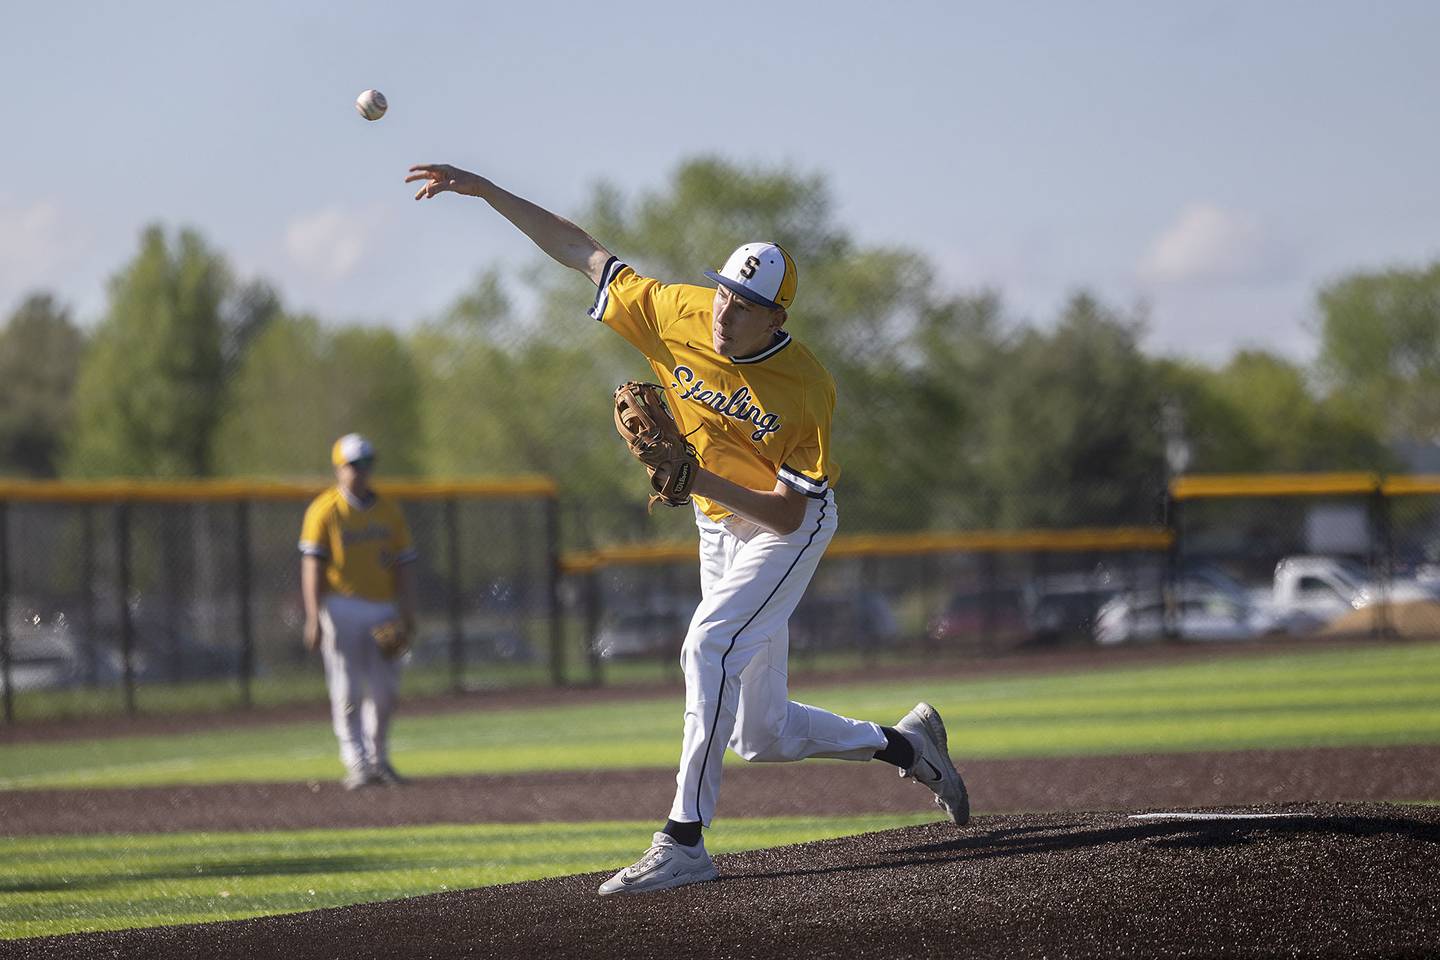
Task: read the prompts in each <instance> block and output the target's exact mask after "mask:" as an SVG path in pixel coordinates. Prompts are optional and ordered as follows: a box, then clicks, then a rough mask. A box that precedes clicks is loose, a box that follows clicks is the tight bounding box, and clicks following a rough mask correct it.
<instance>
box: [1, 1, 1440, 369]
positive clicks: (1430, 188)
mask: <svg viewBox="0 0 1440 960" xmlns="http://www.w3.org/2000/svg"><path fill="white" fill-rule="evenodd" d="M771 6H772V7H773V9H766V8H765V7H764V6H762V5H751V4H709V5H698V4H678V3H659V2H655V3H624V2H621V3H611V4H606V5H600V6H590V7H586V8H582V7H580V6H579V5H571V4H564V3H553V2H544V0H540V2H531V3H528V4H525V5H523V6H521V5H509V4H503V5H502V4H486V3H481V4H457V5H447V6H446V7H445V8H442V7H439V6H437V7H435V8H434V9H433V10H428V9H427V8H425V7H423V6H421V5H400V4H384V3H359V2H357V3H346V4H340V3H331V4H319V3H282V2H248V3H243V4H241V3H217V4H195V3H193V2H185V3H180V2H175V3H162V2H137V3H133V4H103V5H102V4H84V3H72V2H53V0H52V2H48V3H45V4H23V5H22V4H18V3H7V4H6V5H5V7H4V11H3V15H0V82H3V87H0V89H4V90H5V91H6V92H7V94H8V96H7V101H6V110H5V127H4V134H3V140H0V143H3V148H0V309H3V310H4V311H6V312H8V311H9V310H10V309H11V308H12V307H13V306H14V305H15V304H16V303H17V302H18V300H19V298H20V297H21V296H22V295H23V294H24V293H25V292H27V291H28V290H31V289H34V288H44V289H50V290H53V291H55V292H56V293H58V294H59V295H60V296H61V298H62V299H63V300H64V301H66V302H68V303H69V304H71V305H72V306H74V307H75V309H76V311H77V314H78V315H79V317H80V318H81V319H82V321H85V322H91V321H93V320H94V319H95V318H96V317H97V316H98V314H99V313H100V311H101V310H102V309H103V307H104V303H105V298H104V290H105V281H106V278H107V277H108V276H109V275H110V274H111V273H113V272H114V271H115V270H116V269H117V268H118V267H119V266H120V265H121V264H122V263H123V262H124V261H125V260H126V259H127V258H129V257H130V256H131V255H132V254H133V252H134V250H135V247H136V238H137V234H138V231H139V230H140V228H141V227H142V226H143V225H144V224H146V223H148V222H151V221H154V220H160V221H163V222H165V223H167V224H170V225H181V224H185V225H191V226H195V227H197V228H199V229H200V230H201V231H202V232H203V233H204V234H205V235H206V237H207V238H208V239H209V240H210V242H211V243H212V244H214V245H215V246H216V247H218V248H219V249H220V250H222V251H223V252H224V253H225V254H226V255H227V256H228V257H229V258H230V260H231V262H232V263H233V264H234V265H235V267H236V268H237V270H238V271H239V272H240V273H241V274H242V275H246V276H248V275H256V274H258V275H263V276H265V277H267V278H269V279H270V280H272V281H273V282H274V283H276V284H277V285H278V286H279V288H280V290H281V292H282V295H283V297H284V299H285V302H286V303H287V305H289V306H290V307H292V308H296V309H309V310H313V311H315V312H317V313H319V314H320V315H321V316H323V317H325V318H327V319H332V320H337V321H338V320H344V321H365V322H376V323H388V324H393V325H395V326H397V327H402V328H403V327H407V326H409V325H411V324H413V323H414V322H415V321H416V320H418V319H420V318H422V317H424V316H426V315H428V314H433V313H434V312H436V311H438V310H439V309H441V308H443V307H444V306H445V305H447V304H448V303H449V302H450V301H451V300H452V299H453V298H454V297H455V295H456V294H457V293H458V292H459V291H460V290H461V288H462V287H464V286H465V285H466V284H467V283H468V282H469V281H470V280H471V279H472V278H473V276H474V273H475V271H476V270H477V269H478V268H480V267H481V266H483V265H486V264H491V263H500V264H503V265H509V266H520V265H522V264H526V263H529V262H531V261H532V257H533V255H532V252H531V250H530V249H528V248H527V247H526V245H525V244H524V242H523V240H522V238H521V237H520V236H519V235H518V234H516V233H515V232H514V231H513V228H511V227H510V226H509V225H508V224H506V223H505V222H503V221H502V220H500V218H499V217H498V216H495V215H493V214H491V213H490V212H489V211H488V210H487V208H485V207H484V206H483V205H481V204H479V203H478V202H476V201H468V200H460V199H457V198H454V197H446V198H442V199H441V200H440V201H432V202H430V203H427V204H417V203H414V202H413V201H411V199H410V196H411V191H410V190H409V189H408V188H407V186H406V185H405V184H404V183H402V180H403V177H404V173H405V169H406V167H407V166H409V165H410V164H411V163H415V162H419V161H444V162H453V163H457V164H460V165H464V166H469V167H471V168H472V169H477V170H480V171H482V172H484V173H486V174H488V175H490V176H492V177H493V178H494V179H496V180H497V181H498V182H500V183H501V184H502V185H505V186H507V187H509V188H510V189H512V190H514V191H516V192H518V193H520V194H522V195H524V196H527V197H529V198H530V199H533V200H535V201H536V202H538V203H541V204H542V205H545V206H548V207H550V208H551V209H554V210H555V211H557V212H560V213H572V214H573V213H575V212H577V211H578V210H579V208H580V207H581V206H582V205H583V203H584V202H585V199H586V198H587V196H588V195H589V192H590V190H591V188H592V186H593V185H594V184H595V183H596V182H597V181H599V180H607V181H610V182H613V183H615V184H616V185H618V186H619V187H621V188H622V189H623V190H625V191H627V192H630V193H634V192H638V191H641V190H645V189H653V188H656V187H659V186H661V185H662V184H663V183H664V182H665V180H666V178H667V176H668V174H669V173H670V172H671V171H672V170H673V169H674V168H675V166H676V164H677V163H679V162H680V161H681V160H682V159H684V158H687V157H691V156H694V155H696V154H700V153H719V154H721V155H723V156H725V157H728V158H730V159H732V160H736V161H740V162H743V163H754V164H768V165H789V166H791V167H793V168H794V169H795V170H797V171H800V172H804V173H820V174H823V175H824V176H825V177H826V178H827V179H828V182H829V184H830V186H831V188H832V191H833V195H834V198H835V201H836V206H837V212H838V218H839V220H840V222H841V223H842V224H843V225H844V227H845V228H846V229H847V230H849V232H850V233H851V234H852V235H853V236H854V237H855V238H856V239H857V240H858V241H859V242H861V243H863V244H904V245H907V246H910V247H913V248H915V249H917V250H919V251H921V252H923V253H925V254H926V255H927V256H928V257H929V258H930V259H931V260H932V262H933V263H934V264H935V266H936V268H937V271H938V274H939V276H940V278H941V281H942V283H943V284H944V286H945V287H946V288H947V289H951V290H956V291H961V290H967V289H973V288H976V287H981V286H990V287H994V288H996V289H998V290H1000V291H1001V292H1002V294H1003V295H1004V298H1005V301H1006V302H1007V303H1008V304H1009V305H1010V307H1011V309H1012V312H1013V313H1014V314H1015V315H1016V316H1017V317H1019V318H1022V319H1027V320H1033V321H1038V322H1045V321H1048V320H1049V319H1051V318H1052V317H1053V316H1054V314H1055V312H1056V310H1057V308H1058V306H1059V305H1060V304H1061V303H1062V302H1063V300H1064V298H1065V296H1066V295H1067V294H1068V293H1069V292H1070V291H1072V290H1074V289H1075V288H1077V287H1080V286H1086V287H1089V288H1091V289H1094V290H1096V291H1097V292H1099V293H1100V294H1101V295H1102V296H1104V297H1105V298H1107V299H1108V300H1110V301H1111V302H1113V303H1116V304H1118V305H1122V306H1131V305H1134V304H1136V303H1141V302H1143V303H1147V304H1148V305H1149V307H1150V311H1151V332H1150V334H1149V337H1148V339H1147V342H1146V346H1147V348H1148V349H1150V350H1151V351H1152V352H1155V353H1170V354H1183V355H1187V356H1192V357H1196V358H1199V359H1203V360H1207V361H1222V360H1224V359H1225V358H1227V357H1228V356H1229V355H1230V354H1231V353H1232V352H1233V351H1234V350H1236V349H1238V348H1240V347H1242V346H1259V347H1264V348H1269V349H1273V350H1277V351H1280V352H1282V353H1285V354H1286V355H1288V356H1291V357H1293V358H1295V359H1299V360H1305V359H1308V358H1310V357H1311V356H1313V354H1314V351H1315V347H1316V338H1315V330H1314V320H1315V308H1314V294H1315V291H1316V288H1317V287H1318V286H1319V285H1320V284H1322V283H1324V282H1325V281H1326V280H1328V279H1331V278H1333V277H1335V276H1337V275H1339V274H1340V273H1343V272H1346V271H1349V270H1352V269H1358V268H1376V267H1382V266H1387V265H1392V264H1401V265H1418V264H1421V263H1425V262H1428V261H1429V260H1431V259H1432V258H1435V257H1437V255H1440V190H1437V189H1436V187H1435V183H1436V177H1435V172H1436V171H1437V170H1440V124H1437V123H1436V120H1435V108H1434V103H1435V98H1436V94H1437V91H1440V57H1437V56H1436V55H1435V43H1436V39H1437V38H1440V4H1434V3H1421V2H1388V3H1359V2H1356V3H1335V2H1307V3H1301V2H1264V3H1253V2H1252V3H1238V2H1237V3H1230V2H1222V3H1201V2H1191V3H1184V4H1180V3H1174V4H1156V3H1141V2H1134V3H1120V2H1087V3H1083V4H1081V3H1059V2H1056V3H1049V4H1046V3H1030V2H1015V3H1009V4H983V5H981V4H969V3H944V4H942V3H910V4H889V5H881V4H864V3H852V2H831V3H823V4H822V3H788V4H773V5H771ZM582 11H583V12H582ZM366 87H376V88H379V89H380V90H382V91H384V92H385V94H386V95H387V97H388V98H389V100H390V104H391V108H390V113H389V114H388V115H387V116H386V117H385V118H384V119H383V120H381V121H379V122H378V123H366V122H365V121H363V120H362V119H360V117H359V116H358V115H357V114H356V112H355V111H354V109H353V107H352V106H351V103H352V101H353V99H354V97H355V95H356V94H357V93H359V92H360V91H361V90H363V89H364V88H366ZM599 239H600V240H601V241H602V242H604V240H605V238H604V237H601V238H599ZM743 239H747V238H738V237H737V238H736V242H737V243H738V242H740V241H741V240H743ZM617 252H619V253H622V254H623V252H624V251H617ZM728 252H729V251H728V250H724V251H716V252H715V257H716V262H719V261H721V260H723V259H724V256H725V255H726V254H727V253H728ZM704 266H709V265H708V264H705V265H697V270H698V269H700V268H702V267H704ZM800 266H801V271H802V288H801V295H802V296H803V295H804V288H803V270H804V264H801V265H800ZM556 269H559V268H556ZM686 279H689V278H686ZM585 306H586V305H585V304H579V305H577V315H578V314H579V313H580V311H583V309H584V307H585Z"/></svg>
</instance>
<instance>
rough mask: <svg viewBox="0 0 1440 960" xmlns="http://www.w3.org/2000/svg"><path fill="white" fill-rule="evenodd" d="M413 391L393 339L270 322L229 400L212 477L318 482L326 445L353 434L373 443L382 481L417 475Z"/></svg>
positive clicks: (325, 468)
mask: <svg viewBox="0 0 1440 960" xmlns="http://www.w3.org/2000/svg"><path fill="white" fill-rule="evenodd" d="M420 392H421V384H420V380H419V377H418V375H417V371H416V367H415V363H414V361H413V360H412V358H411V352H410V348H409V347H408V346H407V344H406V343H405V342H404V341H402V340H401V339H400V338H399V337H398V336H397V335H396V334H395V333H394V332H392V331H390V330H384V329H371V328H364V327H343V328H340V329H337V330H333V331H332V330H329V329H327V328H326V327H324V326H322V325H321V323H320V322H319V321H318V320H317V319H315V318H314V317H311V316H301V317H290V316H287V315H284V314H282V315H280V316H278V317H273V318H272V319H271V320H270V321H269V322H268V323H267V324H266V326H265V329H264V332H263V333H261V334H260V335H259V336H258V337H256V338H255V340H254V342H253V343H252V344H251V345H250V348H249V349H248V350H247V351H246V353H245V359H244V362H243V363H242V364H241V366H240V369H239V371H238V372H237V374H236V376H235V379H234V382H233V385H232V388H231V390H230V392H229V404H228V407H227V409H226V412H225V415H224V417H223V419H222V421H221V423H220V425H219V429H218V431H217V442H216V444H215V460H216V465H217V468H218V470H219V472H221V473H223V474H227V475H231V476H270V477H276V476H285V477H314V476H317V475H321V476H323V475H326V474H328V473H329V470H330V460H329V453H330V445H331V444H332V443H333V442H334V440H335V438H336V437H338V436H341V435H342V434H345V433H350V432H352V431H355V432H359V433H364V434H365V435H366V436H368V437H369V438H370V439H371V440H372V441H373V442H374V443H375V445H376V448H377V450H378V451H379V455H380V467H381V470H382V471H383V472H384V473H385V474H388V475H390V476H413V475H415V474H418V473H420V472H421V469H422V443H421V439H420V433H421V430H420V416H419V397H420Z"/></svg>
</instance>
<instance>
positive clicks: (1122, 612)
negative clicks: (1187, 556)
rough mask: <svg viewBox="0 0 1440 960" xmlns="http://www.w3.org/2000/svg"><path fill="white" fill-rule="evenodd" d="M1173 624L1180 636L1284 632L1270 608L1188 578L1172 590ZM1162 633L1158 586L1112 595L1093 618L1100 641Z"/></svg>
mask: <svg viewBox="0 0 1440 960" xmlns="http://www.w3.org/2000/svg"><path fill="white" fill-rule="evenodd" d="M1176 596H1177V599H1176V605H1175V628H1176V632H1177V635H1178V638H1179V639H1181V640H1194V641H1201V642H1208V641H1225V640H1252V639H1254V638H1256V637H1261V636H1267V635H1272V634H1279V633H1284V632H1286V628H1285V625H1284V623H1283V622H1282V621H1281V620H1280V619H1279V618H1277V617H1276V615H1275V612H1274V611H1273V610H1271V609H1268V608H1266V607H1262V606H1259V605H1256V604H1253V603H1250V602H1249V601H1248V600H1247V599H1246V598H1245V597H1244V596H1243V595H1237V594H1235V593H1233V592H1231V591H1227V590H1219V589H1215V588H1213V587H1208V588H1207V587H1205V586H1203V585H1198V584H1195V583H1191V584H1189V585H1183V586H1181V587H1179V588H1178V589H1177V591H1176ZM1164 637H1165V599H1164V597H1163V595H1162V594H1161V593H1160V591H1158V590H1156V591H1146V592H1143V593H1128V594H1122V595H1120V596H1117V597H1114V598H1113V599H1111V600H1110V601H1108V602H1107V603H1106V604H1105V605H1104V606H1102V607H1101V608H1100V612H1099V614H1098V615H1097V617H1096V618H1095V632H1094V639H1095V642H1096V643H1098V644H1100V645H1101V646H1112V645H1115V644H1121V643H1144V642H1149V641H1154V640H1161V639H1164Z"/></svg>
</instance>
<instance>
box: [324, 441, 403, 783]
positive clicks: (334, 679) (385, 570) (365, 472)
mask: <svg viewBox="0 0 1440 960" xmlns="http://www.w3.org/2000/svg"><path fill="white" fill-rule="evenodd" d="M330 461H331V463H332V464H333V465H334V467H335V481H336V482H335V486H334V487H332V488H330V489H329V490H326V491H325V492H324V493H322V494H320V496H318V497H316V498H315V499H314V501H313V502H311V504H310V506H309V508H308V509H307V510H306V511H305V521H304V525H303V526H302V527H301V530H300V553H301V554H302V556H301V560H300V585H301V591H302V593H303V595H304V600H305V647H306V649H308V650H315V649H316V648H319V649H320V651H321V655H322V656H323V657H324V660H325V683H326V686H327V687H328V688H329V691H330V711H331V715H332V718H333V719H334V723H335V736H336V737H337V738H339V740H340V760H341V762H342V763H344V764H345V779H344V780H343V781H342V782H343V783H344V785H345V788H346V789H347V790H354V789H356V788H358V787H363V786H367V785H369V784H388V785H392V786H394V785H399V784H402V783H404V782H405V779H404V778H403V777H401V776H400V775H399V774H398V773H396V772H395V768H394V767H392V766H391V765H390V757H389V752H388V738H387V733H388V731H389V727H390V717H391V714H392V713H393V712H394V709H395V702H396V699H397V697H398V695H399V691H400V658H399V657H395V658H393V659H391V658H387V657H385V656H383V655H382V654H381V653H380V649H379V647H378V646H377V645H376V643H375V639H374V637H373V636H372V635H371V631H372V630H374V629H375V628H376V627H377V626H379V625H381V624H384V623H387V622H392V621H394V620H396V619H398V620H400V621H401V622H402V623H403V624H404V625H405V629H406V631H407V632H408V633H410V634H411V635H413V634H414V627H415V614H414V609H415V608H414V596H415V590H414V585H413V581H412V573H411V567H410V564H411V563H412V561H414V560H415V559H416V553H415V550H414V547H413V546H412V544H411V541H410V528H409V527H408V526H407V525H406V523H405V516H404V514H403V513H402V512H401V510H400V507H399V505H398V504H396V503H395V502H394V501H393V500H390V499H388V498H386V497H383V496H381V495H380V494H378V493H377V492H376V491H375V490H374V489H372V488H371V486H370V475H371V472H372V471H373V470H374V467H375V448H374V447H373V446H372V445H371V443H370V441H369V440H366V439H365V438H364V437H362V436H360V435H359V434H358V433H350V434H346V435H345V436H343V437H341V438H340V439H339V440H336V441H335V445H334V447H333V448H332V449H331V451H330Z"/></svg>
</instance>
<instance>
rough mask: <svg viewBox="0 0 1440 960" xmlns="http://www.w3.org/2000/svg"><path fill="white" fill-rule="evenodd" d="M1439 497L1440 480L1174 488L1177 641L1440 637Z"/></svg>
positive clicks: (1222, 481)
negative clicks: (1262, 637)
mask: <svg viewBox="0 0 1440 960" xmlns="http://www.w3.org/2000/svg"><path fill="white" fill-rule="evenodd" d="M1437 497H1440V478H1426V477H1391V478H1388V479H1384V480H1382V479H1381V478H1380V477H1379V476H1377V475H1374V474H1364V473H1359V474H1313V475H1305V474H1300V475H1272V476H1235V477H1227V476H1213V477H1185V478H1181V479H1180V480H1178V481H1177V482H1176V483H1175V485H1174V487H1173V490H1172V507H1171V518H1170V520H1171V526H1172V527H1173V529H1174V530H1175V535H1176V551H1175V568H1174V571H1173V577H1174V591H1173V597H1174V606H1175V609H1173V610H1172V611H1171V615H1172V617H1173V618H1174V620H1173V622H1172V623H1171V624H1170V627H1171V629H1172V632H1173V634H1174V635H1176V636H1181V637H1191V638H1195V639H1205V638H1207V637H1211V636H1213V638H1214V639H1227V638H1228V637H1229V636H1231V635H1233V637H1234V638H1235V639H1241V638H1245V637H1251V636H1255V635H1266V634H1273V635H1287V636H1375V637H1398V636H1404V637H1418V638H1431V637H1440V565H1437V560H1440V499H1437ZM1227 617H1228V619H1229V625H1228V633H1227V622H1226V618H1227Z"/></svg>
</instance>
